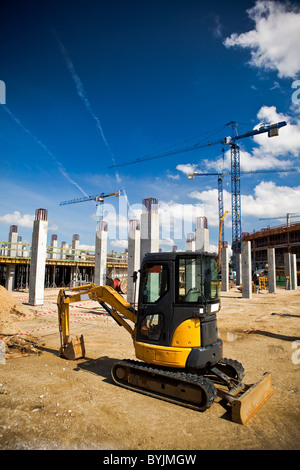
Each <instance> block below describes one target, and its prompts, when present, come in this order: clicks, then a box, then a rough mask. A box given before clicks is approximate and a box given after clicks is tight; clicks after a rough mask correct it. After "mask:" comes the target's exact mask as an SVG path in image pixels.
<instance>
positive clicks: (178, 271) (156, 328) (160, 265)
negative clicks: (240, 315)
mask: <svg viewBox="0 0 300 470" xmlns="http://www.w3.org/2000/svg"><path fill="white" fill-rule="evenodd" d="M219 309H220V294H219V280H218V257H217V255H215V254H211V253H191V254H189V253H155V254H153V253H150V254H148V255H146V256H145V257H144V260H143V263H142V266H141V278H140V290H139V302H138V315H137V326H136V345H135V347H136V353H137V357H138V358H140V359H143V360H146V361H149V362H152V363H158V364H160V365H168V366H172V367H179V368H183V367H191V368H195V367H196V368H197V369H200V368H204V367H206V366H208V365H209V366H210V365H213V364H215V363H217V362H218V361H219V359H220V358H221V357H222V341H221V340H220V339H219V338H218V332H217V320H216V313H217V312H218V310H219ZM164 349H165V352H164Z"/></svg>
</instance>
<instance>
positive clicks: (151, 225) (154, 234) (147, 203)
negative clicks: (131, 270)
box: [141, 198, 159, 262]
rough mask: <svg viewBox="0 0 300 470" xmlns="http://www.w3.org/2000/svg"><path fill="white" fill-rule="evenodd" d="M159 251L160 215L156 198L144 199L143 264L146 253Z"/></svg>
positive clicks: (142, 227)
mask: <svg viewBox="0 0 300 470" xmlns="http://www.w3.org/2000/svg"><path fill="white" fill-rule="evenodd" d="M158 251H159V215H158V203H157V199H155V198H148V199H143V213H142V214H141V262H142V260H143V258H144V256H145V254H146V253H157V252H158Z"/></svg>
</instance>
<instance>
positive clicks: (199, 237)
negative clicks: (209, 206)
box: [195, 217, 209, 252]
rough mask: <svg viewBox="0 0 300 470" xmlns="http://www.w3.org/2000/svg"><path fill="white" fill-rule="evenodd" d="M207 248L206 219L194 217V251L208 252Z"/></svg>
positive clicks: (207, 232)
mask: <svg viewBox="0 0 300 470" xmlns="http://www.w3.org/2000/svg"><path fill="white" fill-rule="evenodd" d="M208 248H209V230H208V228H207V218H206V217H196V230H195V250H196V251H201V252H204V251H208Z"/></svg>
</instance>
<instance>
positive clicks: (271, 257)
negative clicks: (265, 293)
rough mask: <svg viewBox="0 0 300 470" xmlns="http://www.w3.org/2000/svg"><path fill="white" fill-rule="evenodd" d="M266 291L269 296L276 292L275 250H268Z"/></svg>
mask: <svg viewBox="0 0 300 470" xmlns="http://www.w3.org/2000/svg"><path fill="white" fill-rule="evenodd" d="M268 289H269V293H270V294H274V293H275V292H276V264H275V248H268Z"/></svg>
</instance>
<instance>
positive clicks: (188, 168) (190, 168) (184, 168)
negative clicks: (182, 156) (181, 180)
mask: <svg viewBox="0 0 300 470" xmlns="http://www.w3.org/2000/svg"><path fill="white" fill-rule="evenodd" d="M196 168H197V165H194V164H192V163H187V164H186V165H177V166H176V170H178V171H181V172H182V173H184V174H185V175H189V173H194V172H195V171H196Z"/></svg>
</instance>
